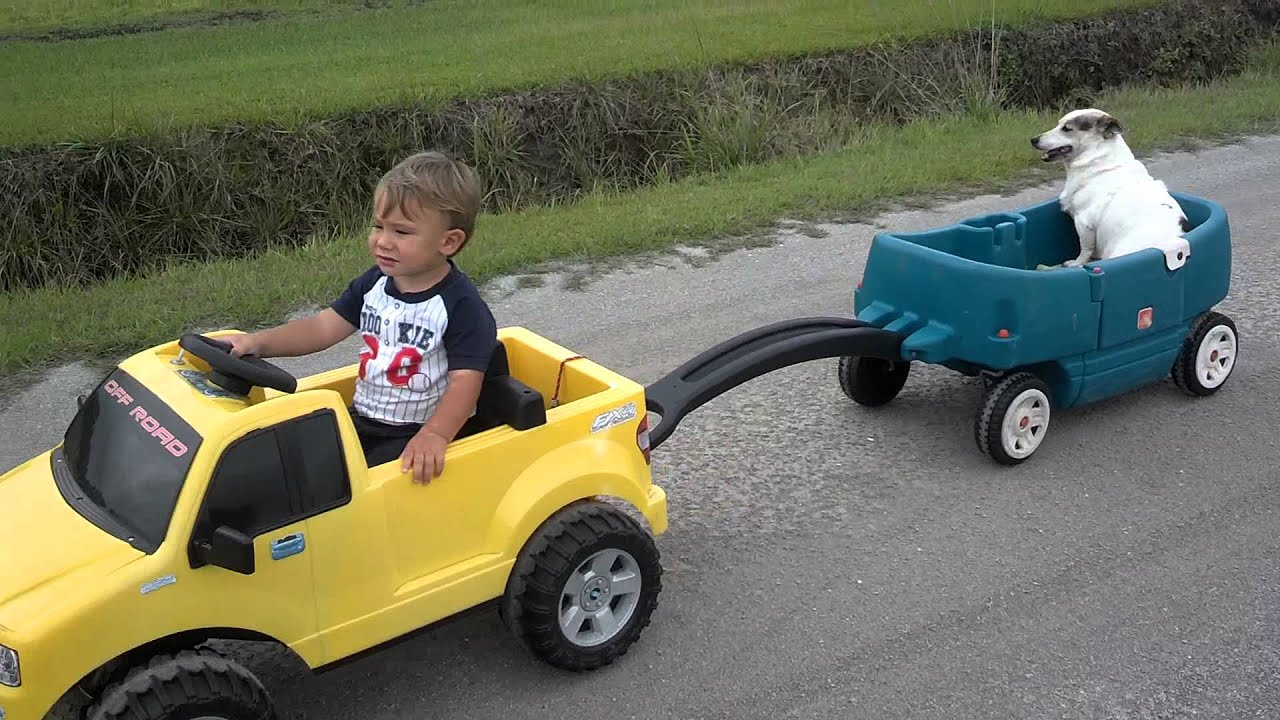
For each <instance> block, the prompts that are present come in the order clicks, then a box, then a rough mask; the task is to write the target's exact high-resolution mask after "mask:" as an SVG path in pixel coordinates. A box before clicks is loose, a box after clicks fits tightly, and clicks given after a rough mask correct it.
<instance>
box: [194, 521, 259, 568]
mask: <svg viewBox="0 0 1280 720" xmlns="http://www.w3.org/2000/svg"><path fill="white" fill-rule="evenodd" d="M204 565H214V566H216V567H220V568H226V569H227V570H231V571H233V572H238V573H240V574H242V575H252V574H253V571H254V569H255V567H256V566H255V564H254V557H253V538H251V537H249V536H248V535H245V534H244V533H242V532H240V531H239V530H236V529H235V528H231V527H228V526H226V525H220V526H219V527H218V529H217V530H214V531H213V537H212V538H202V539H199V540H196V541H194V542H193V543H192V544H191V567H193V568H198V567H202V566H204Z"/></svg>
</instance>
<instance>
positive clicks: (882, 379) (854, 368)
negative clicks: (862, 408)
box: [836, 355, 911, 407]
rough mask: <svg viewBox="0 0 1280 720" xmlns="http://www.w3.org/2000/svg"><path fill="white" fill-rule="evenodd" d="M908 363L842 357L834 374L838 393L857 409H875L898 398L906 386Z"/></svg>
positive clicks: (852, 356) (909, 368) (850, 356)
mask: <svg viewBox="0 0 1280 720" xmlns="http://www.w3.org/2000/svg"><path fill="white" fill-rule="evenodd" d="M910 372H911V363H910V362H904V361H896V362H895V361H892V360H882V359H881V358H873V357H858V356H856V355H845V356H843V357H841V358H840V366H839V367H838V368H837V370H836V374H837V375H838V376H839V377H840V389H841V390H843V391H844V394H845V395H847V396H849V399H850V400H853V401H854V402H856V403H858V404H859V405H866V406H868V407H876V406H878V405H884V404H885V403H887V402H889V401H890V400H892V399H894V398H895V397H897V396H898V393H899V392H900V391H901V390H902V386H904V385H906V384H907V375H908V374H910Z"/></svg>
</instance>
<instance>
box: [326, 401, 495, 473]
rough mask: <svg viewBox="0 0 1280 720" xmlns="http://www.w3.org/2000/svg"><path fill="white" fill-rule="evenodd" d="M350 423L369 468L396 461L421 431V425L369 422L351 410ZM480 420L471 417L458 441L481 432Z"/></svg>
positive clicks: (459, 432) (460, 432)
mask: <svg viewBox="0 0 1280 720" xmlns="http://www.w3.org/2000/svg"><path fill="white" fill-rule="evenodd" d="M351 422H352V423H354V424H355V426H356V435H357V436H358V437H359V438H360V447H361V449H363V450H364V461H365V464H366V465H368V466H369V467H375V466H377V465H381V464H383V463H389V462H391V461H392V460H398V459H399V458H400V453H402V452H404V448H405V446H406V445H408V444H409V441H410V440H412V439H413V436H414V435H417V434H418V431H419V430H421V429H422V424H421V423H410V424H408V425H391V424H389V423H384V422H379V421H377V420H371V419H369V418H367V417H364V416H362V415H359V414H357V413H356V411H355V410H351ZM481 429H482V428H481V425H480V419H479V418H478V417H476V416H472V417H471V418H470V419H469V420H467V422H466V423H465V424H464V425H463V426H462V429H461V430H459V431H458V435H457V437H455V438H454V439H455V440H457V439H460V438H463V437H466V436H467V435H470V434H472V433H474V432H478V431H479V430H481Z"/></svg>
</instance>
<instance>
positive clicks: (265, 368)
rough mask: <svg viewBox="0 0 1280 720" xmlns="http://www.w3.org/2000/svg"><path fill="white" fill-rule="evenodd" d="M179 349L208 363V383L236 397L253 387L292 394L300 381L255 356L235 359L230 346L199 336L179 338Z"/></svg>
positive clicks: (188, 334) (189, 335) (192, 335)
mask: <svg viewBox="0 0 1280 720" xmlns="http://www.w3.org/2000/svg"><path fill="white" fill-rule="evenodd" d="M178 347H180V348H182V349H183V350H186V351H187V352H189V353H191V354H192V355H195V356H196V357H198V358H200V359H201V360H203V361H205V362H207V363H209V367H210V368H211V370H212V371H211V372H210V373H209V380H210V381H212V382H213V383H214V384H215V385H217V386H219V387H221V388H223V389H225V390H227V391H228V392H233V393H235V394H237V395H248V394H249V391H250V390H252V389H253V388H254V386H260V387H268V388H271V389H273V390H279V391H281V392H287V393H291V392H293V391H295V390H297V389H298V380H297V378H295V377H294V376H292V375H290V374H289V373H287V372H285V371H284V370H281V369H280V368H278V367H276V366H275V365H272V364H271V363H269V362H267V361H266V360H263V359H262V358H259V357H255V356H253V355H245V356H242V357H236V356H235V355H232V354H231V344H230V343H226V342H223V341H221V340H215V339H213V338H207V337H205V336H203V335H199V334H196V333H187V334H185V335H183V336H182V337H181V338H179V339H178Z"/></svg>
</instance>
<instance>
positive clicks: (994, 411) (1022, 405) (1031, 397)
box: [973, 372, 1050, 465]
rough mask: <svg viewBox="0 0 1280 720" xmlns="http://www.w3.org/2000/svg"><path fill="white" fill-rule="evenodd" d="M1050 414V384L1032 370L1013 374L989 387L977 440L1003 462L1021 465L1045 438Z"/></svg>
mask: <svg viewBox="0 0 1280 720" xmlns="http://www.w3.org/2000/svg"><path fill="white" fill-rule="evenodd" d="M1049 414H1050V401H1049V386H1048V385H1047V384H1045V382H1044V381H1043V380H1041V379H1040V378H1038V377H1036V376H1035V375H1033V374H1031V373H1028V372H1018V373H1013V374H1012V375H1009V376H1008V377H1005V378H1003V379H1002V380H1000V382H998V383H996V384H995V385H993V386H992V387H991V388H990V389H989V390H987V392H986V397H985V398H984V399H983V402H982V407H981V408H980V409H979V410H978V417H977V418H976V419H975V421H974V424H973V431H974V432H973V434H974V440H975V441H976V442H977V444H978V449H979V450H980V451H982V453H983V454H985V455H990V456H991V458H992V459H993V460H995V461H996V462H998V463H1000V464H1001V465H1017V464H1018V463H1021V462H1023V461H1024V460H1026V459H1027V458H1029V457H1031V454H1032V453H1034V452H1035V451H1036V450H1037V449H1038V448H1039V447H1040V444H1041V443H1042V442H1043V441H1044V436H1045V433H1046V432H1048V430H1049Z"/></svg>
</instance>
